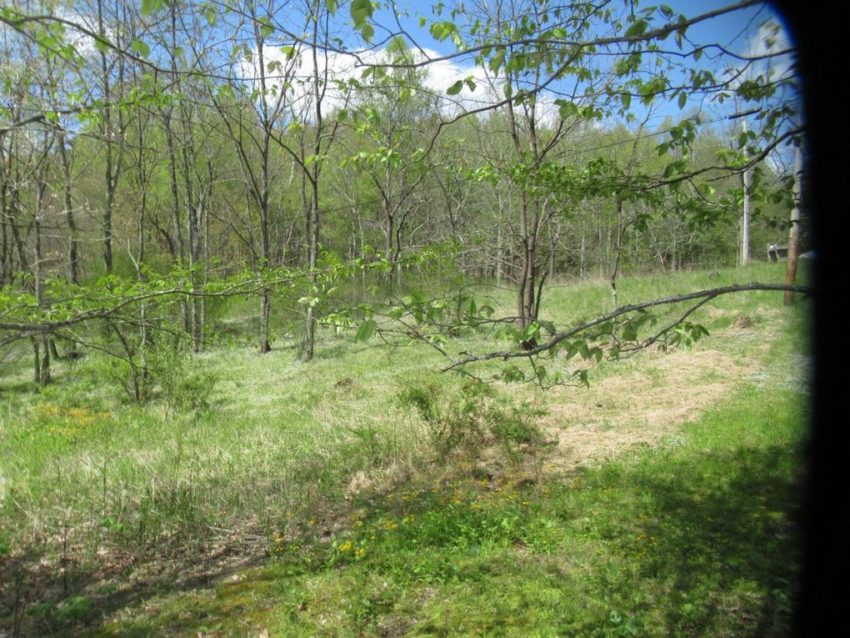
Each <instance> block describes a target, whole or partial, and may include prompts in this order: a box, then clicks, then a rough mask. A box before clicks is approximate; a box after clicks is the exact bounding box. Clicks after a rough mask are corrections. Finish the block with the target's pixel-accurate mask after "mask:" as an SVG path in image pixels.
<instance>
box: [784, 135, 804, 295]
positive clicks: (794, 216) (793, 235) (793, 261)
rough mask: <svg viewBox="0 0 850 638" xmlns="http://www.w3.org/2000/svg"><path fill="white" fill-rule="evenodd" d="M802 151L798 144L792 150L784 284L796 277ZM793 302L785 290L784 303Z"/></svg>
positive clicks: (790, 282)
mask: <svg viewBox="0 0 850 638" xmlns="http://www.w3.org/2000/svg"><path fill="white" fill-rule="evenodd" d="M802 180H803V151H802V150H801V149H800V147H799V146H798V147H797V148H796V150H795V151H794V207H793V208H792V209H791V230H790V231H789V236H788V269H787V271H786V273H785V283H786V285H789V286H790V285H791V284H793V283H794V280H795V279H796V278H797V254H798V252H799V247H800V205H801V202H802V195H803V192H802V191H803V187H802V183H801V182H802ZM792 303H794V292H793V291H792V290H786V291H785V304H786V305H789V304H792Z"/></svg>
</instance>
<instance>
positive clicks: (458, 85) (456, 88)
mask: <svg viewBox="0 0 850 638" xmlns="http://www.w3.org/2000/svg"><path fill="white" fill-rule="evenodd" d="M462 88H463V80H458V81H457V82H455V83H454V84H452V85H451V86H450V87H449V88H448V89H446V94H447V95H457V94H458V93H460V91H461V89H462Z"/></svg>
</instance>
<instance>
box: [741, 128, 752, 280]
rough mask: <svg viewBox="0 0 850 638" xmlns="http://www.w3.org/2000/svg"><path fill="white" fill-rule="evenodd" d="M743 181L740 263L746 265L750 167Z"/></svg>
mask: <svg viewBox="0 0 850 638" xmlns="http://www.w3.org/2000/svg"><path fill="white" fill-rule="evenodd" d="M743 124H744V133H746V132H747V120H744V122H743ZM742 177H743V181H744V214H743V217H742V219H741V265H742V266H746V265H747V263H748V262H749V261H750V182H751V179H750V169H749V168H745V169H744V174H743V176H742Z"/></svg>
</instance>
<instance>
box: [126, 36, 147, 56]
mask: <svg viewBox="0 0 850 638" xmlns="http://www.w3.org/2000/svg"><path fill="white" fill-rule="evenodd" d="M130 51H132V52H133V53H137V54H138V55H140V56H141V57H143V58H146V57H148V56H149V55H150V54H151V48H150V47H149V46H148V45H147V44H146V43H145V41H144V40H142V39H141V38H136V39H135V40H133V41H132V42H131V43H130Z"/></svg>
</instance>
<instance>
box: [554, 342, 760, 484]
mask: <svg viewBox="0 0 850 638" xmlns="http://www.w3.org/2000/svg"><path fill="white" fill-rule="evenodd" d="M760 368H761V365H760V363H759V362H758V361H756V360H753V359H748V360H744V359H742V358H740V357H737V356H735V355H734V354H730V353H728V352H725V351H722V350H715V349H693V350H689V351H677V352H672V353H667V354H665V353H662V352H646V353H644V354H643V355H642V356H641V357H640V365H639V367H638V366H630V369H628V370H624V371H623V373H622V374H617V375H615V376H609V377H606V378H603V379H600V380H597V381H594V382H592V383H591V386H590V388H587V389H581V390H576V389H575V388H563V389H555V390H551V391H550V392H551V395H550V397H551V398H550V399H549V401H548V404H549V405H548V406H547V408H548V414H547V415H546V416H545V417H543V418H542V420H541V422H540V425H541V427H542V428H543V429H544V431H545V433H546V435H547V437H548V438H550V439H552V440H553V441H554V442H556V443H557V445H554V446H553V448H552V455H551V457H550V458H549V459H547V461H546V464H545V468H546V469H547V470H549V471H553V472H558V473H560V472H569V471H571V470H574V469H576V468H578V467H581V466H584V465H588V464H590V463H596V462H600V461H603V460H607V459H611V458H614V457H615V456H618V455H619V454H621V453H623V452H624V451H625V450H628V449H629V448H632V447H634V446H636V445H648V446H655V445H658V444H659V443H660V442H661V441H662V440H663V439H664V438H665V437H670V436H671V435H675V434H677V433H678V431H679V428H680V426H681V425H682V424H683V423H686V422H688V421H692V420H694V419H696V418H698V417H699V416H700V415H701V414H703V413H704V412H705V411H706V410H707V409H708V408H709V407H711V406H712V405H714V404H715V403H716V402H718V401H719V400H721V399H722V398H723V397H724V396H728V395H729V394H730V393H732V392H733V391H734V390H736V389H737V388H738V387H740V385H741V384H742V383H744V382H745V381H746V380H747V379H748V378H751V377H752V375H753V374H754V373H756V372H757V371H758V370H760Z"/></svg>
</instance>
